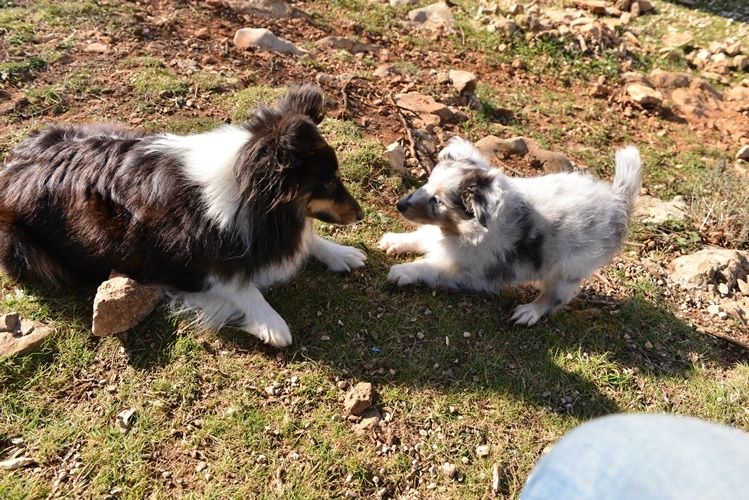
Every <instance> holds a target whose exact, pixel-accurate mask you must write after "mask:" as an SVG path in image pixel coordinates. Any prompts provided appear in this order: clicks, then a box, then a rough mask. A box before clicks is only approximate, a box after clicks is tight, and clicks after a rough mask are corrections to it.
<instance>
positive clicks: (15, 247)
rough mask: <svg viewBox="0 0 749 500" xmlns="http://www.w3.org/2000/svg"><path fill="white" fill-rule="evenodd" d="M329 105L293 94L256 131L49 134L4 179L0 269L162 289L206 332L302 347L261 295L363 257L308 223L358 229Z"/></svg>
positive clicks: (26, 147)
mask: <svg viewBox="0 0 749 500" xmlns="http://www.w3.org/2000/svg"><path fill="white" fill-rule="evenodd" d="M323 115H324V103H323V95H322V93H321V92H320V90H319V89H318V88H316V87H313V86H303V87H299V88H294V89H292V90H291V91H290V92H289V93H288V95H287V96H286V97H284V98H283V99H281V100H280V101H279V102H278V103H276V104H275V105H274V106H272V107H264V108H260V109H259V110H258V111H257V112H256V114H255V115H254V116H253V117H252V118H251V119H250V120H249V121H248V122H246V123H242V124H241V125H229V126H224V127H221V128H218V129H216V130H213V131H211V132H207V133H203V134H197V135H189V136H177V135H171V134H158V135H156V134H153V135H144V134H141V133H138V132H134V131H131V130H128V129H125V128H120V127H117V126H110V125H95V126H71V125H57V126H51V127H48V128H46V129H44V130H43V131H41V132H39V133H36V134H34V135H32V136H31V137H29V138H28V139H26V140H25V141H23V142H21V143H20V144H19V145H18V146H17V147H16V148H15V149H14V151H13V152H12V153H11V155H10V157H9V159H8V161H7V163H6V165H5V166H4V167H3V168H2V169H0V267H1V268H2V269H3V270H4V271H5V272H6V273H8V274H10V275H11V276H12V277H14V278H16V279H19V280H26V279H36V280H43V281H48V282H49V281H53V282H66V281H73V282H90V283H98V282H101V281H102V280H104V279H106V278H107V276H108V275H109V274H110V271H112V270H116V271H118V272H120V273H124V274H126V275H128V276H130V277H132V278H133V279H135V280H136V281H139V282H141V283H148V284H156V285H161V286H163V287H165V288H166V289H167V291H168V292H169V293H170V294H171V295H172V296H173V297H175V298H177V299H179V300H181V301H182V302H183V303H184V305H185V306H186V307H187V308H193V309H197V310H199V312H200V315H201V319H202V320H203V321H204V323H205V324H206V325H207V326H209V327H214V328H217V327H220V326H221V325H223V324H226V323H230V322H231V323H234V324H236V325H237V326H239V327H240V328H242V329H244V330H246V331H248V332H249V333H251V334H253V335H255V336H257V337H259V338H260V339H262V340H263V341H265V342H266V343H268V344H272V345H274V346H285V345H288V344H290V343H291V334H290V332H289V328H288V326H287V325H286V322H285V321H284V320H283V318H281V317H280V316H279V315H278V313H277V312H276V311H275V310H273V308H272V307H271V306H270V305H269V304H268V303H267V302H266V301H265V299H264V298H263V296H262V295H261V293H260V289H262V288H263V287H267V286H269V285H272V284H273V283H277V282H280V281H283V280H286V279H288V278H290V277H291V276H292V275H293V274H294V273H295V272H296V270H297V268H298V267H299V266H300V264H301V263H302V261H303V260H304V258H305V257H306V256H307V255H308V254H312V255H313V256H314V257H315V258H317V259H319V260H320V261H322V262H323V263H325V264H326V265H327V266H328V267H329V268H330V269H331V270H333V271H348V270H350V269H353V268H356V267H360V266H362V265H363V264H364V261H365V259H366V256H365V254H364V253H363V252H362V251H361V250H358V249H356V248H352V247H346V246H341V245H338V244H335V243H332V242H329V241H327V240H324V239H322V238H320V237H319V236H317V235H316V234H314V232H313V230H312V224H311V220H310V217H315V218H317V219H321V220H323V221H326V222H330V223H335V224H352V223H354V222H356V221H359V220H361V218H362V216H363V215H362V211H361V208H360V207H359V205H358V204H357V202H356V201H355V200H354V199H353V198H352V197H351V195H350V194H349V193H348V191H347V190H346V188H345V187H344V185H343V183H342V182H341V179H340V176H339V172H338V163H337V160H336V155H335V153H334V152H333V149H332V148H331V147H330V146H329V145H328V144H327V143H326V142H325V140H324V139H323V138H322V136H321V135H320V132H319V130H318V128H317V124H319V123H320V121H321V120H322V119H323Z"/></svg>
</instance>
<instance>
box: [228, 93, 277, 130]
mask: <svg viewBox="0 0 749 500" xmlns="http://www.w3.org/2000/svg"><path fill="white" fill-rule="evenodd" d="M285 92H286V89H285V88H283V87H281V88H278V87H267V86H263V85H258V86H251V87H247V88H246V89H242V90H239V91H237V92H234V93H232V94H229V95H228V96H226V97H225V102H226V103H227V105H228V106H229V107H230V109H231V119H232V121H234V122H241V121H244V120H247V119H249V118H250V117H251V116H252V114H253V113H254V112H255V110H256V109H257V107H258V105H261V104H272V103H273V102H275V101H276V99H278V98H279V97H281V96H282V95H283V94H284V93H285Z"/></svg>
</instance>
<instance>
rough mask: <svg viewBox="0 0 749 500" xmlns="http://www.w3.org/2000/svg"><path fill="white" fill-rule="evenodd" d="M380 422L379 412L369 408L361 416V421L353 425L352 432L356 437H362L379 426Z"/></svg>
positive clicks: (380, 415)
mask: <svg viewBox="0 0 749 500" xmlns="http://www.w3.org/2000/svg"><path fill="white" fill-rule="evenodd" d="M380 420H382V414H381V413H380V410H378V409H377V408H375V407H374V406H370V407H369V408H367V409H365V410H364V412H363V413H362V414H361V420H359V422H358V423H356V424H354V432H355V433H356V434H358V435H363V434H366V433H368V432H370V431H373V430H375V429H376V428H377V426H378V425H380Z"/></svg>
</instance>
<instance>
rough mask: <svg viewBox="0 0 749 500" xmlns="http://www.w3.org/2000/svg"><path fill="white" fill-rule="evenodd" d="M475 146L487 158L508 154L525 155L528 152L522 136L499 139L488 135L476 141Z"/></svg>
mask: <svg viewBox="0 0 749 500" xmlns="http://www.w3.org/2000/svg"><path fill="white" fill-rule="evenodd" d="M476 148H477V149H478V150H479V151H481V154H483V155H484V156H486V157H487V158H491V157H492V156H497V157H499V158H508V157H510V156H525V155H527V154H528V147H527V146H526V145H525V139H523V138H522V137H513V138H512V139H500V138H499V137H496V136H493V135H489V136H486V137H484V138H483V139H481V140H479V141H478V142H476Z"/></svg>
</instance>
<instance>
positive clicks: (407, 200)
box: [395, 193, 414, 213]
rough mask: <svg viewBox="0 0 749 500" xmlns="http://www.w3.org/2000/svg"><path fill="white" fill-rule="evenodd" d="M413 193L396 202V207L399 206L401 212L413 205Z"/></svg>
mask: <svg viewBox="0 0 749 500" xmlns="http://www.w3.org/2000/svg"><path fill="white" fill-rule="evenodd" d="M413 195H414V194H413V193H411V194H408V195H406V196H404V197H403V198H401V199H400V200H398V203H396V204H395V208H397V209H398V211H399V212H400V213H403V212H405V211H406V210H408V209H409V207H411V198H412V197H413Z"/></svg>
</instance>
